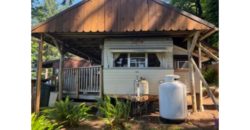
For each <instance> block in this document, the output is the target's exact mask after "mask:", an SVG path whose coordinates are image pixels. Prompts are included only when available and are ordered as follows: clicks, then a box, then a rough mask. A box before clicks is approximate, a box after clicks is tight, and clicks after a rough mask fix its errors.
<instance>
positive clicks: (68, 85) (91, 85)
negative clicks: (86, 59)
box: [63, 66, 102, 98]
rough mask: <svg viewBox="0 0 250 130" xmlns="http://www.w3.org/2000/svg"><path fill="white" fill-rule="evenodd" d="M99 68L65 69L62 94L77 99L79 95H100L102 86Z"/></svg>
mask: <svg viewBox="0 0 250 130" xmlns="http://www.w3.org/2000/svg"><path fill="white" fill-rule="evenodd" d="M101 76H102V68H101V66H93V67H81V68H65V69H64V85H63V86H64V87H63V92H64V93H66V94H73V95H75V96H76V97H77V98H78V97H79V94H82V95H88V94H89V93H92V94H99V95H100V94H101V85H102V83H101V82H102V77H101Z"/></svg>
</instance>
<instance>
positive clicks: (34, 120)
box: [31, 113, 62, 130]
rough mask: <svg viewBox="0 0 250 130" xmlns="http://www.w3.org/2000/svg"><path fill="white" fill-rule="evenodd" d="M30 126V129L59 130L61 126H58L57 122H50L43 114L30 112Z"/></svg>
mask: <svg viewBox="0 0 250 130" xmlns="http://www.w3.org/2000/svg"><path fill="white" fill-rule="evenodd" d="M31 127H32V130H59V129H60V128H61V127H62V126H58V124H57V123H52V122H51V121H49V120H48V119H46V117H45V116H43V115H40V116H38V115H36V114H35V113H32V115H31Z"/></svg>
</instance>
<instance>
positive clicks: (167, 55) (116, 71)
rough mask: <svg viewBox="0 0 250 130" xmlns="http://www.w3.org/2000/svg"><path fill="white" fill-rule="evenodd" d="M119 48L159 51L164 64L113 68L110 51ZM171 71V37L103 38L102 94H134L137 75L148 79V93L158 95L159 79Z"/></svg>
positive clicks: (133, 50)
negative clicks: (150, 66)
mask: <svg viewBox="0 0 250 130" xmlns="http://www.w3.org/2000/svg"><path fill="white" fill-rule="evenodd" d="M119 49H126V50H128V49H129V50H130V52H131V51H132V52H138V50H143V51H145V52H149V51H150V50H154V51H161V54H162V57H163V64H164V65H163V66H161V67H159V68H142V69H136V68H135V69H132V68H114V67H113V54H112V51H113V50H116V52H117V50H119ZM140 52H141V51H140ZM173 73H174V70H173V41H172V39H169V38H144V39H105V41H104V70H103V78H104V80H103V81H104V94H135V91H134V82H135V80H136V78H137V76H138V77H139V78H140V77H145V78H146V80H148V82H149V94H152V95H158V86H159V83H160V80H163V78H164V76H165V75H167V74H173Z"/></svg>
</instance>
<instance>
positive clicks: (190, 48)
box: [188, 31, 200, 112]
mask: <svg viewBox="0 0 250 130" xmlns="http://www.w3.org/2000/svg"><path fill="white" fill-rule="evenodd" d="M199 35H200V32H199V31H197V32H195V34H194V36H193V39H189V40H188V66H189V77H190V87H191V92H192V110H193V112H197V102H196V86H195V79H194V78H195V77H194V68H193V64H192V61H191V59H192V53H193V50H194V48H195V45H196V43H197V40H198V37H199Z"/></svg>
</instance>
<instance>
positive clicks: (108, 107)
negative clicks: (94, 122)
mask: <svg viewBox="0 0 250 130" xmlns="http://www.w3.org/2000/svg"><path fill="white" fill-rule="evenodd" d="M130 108H131V103H130V102H129V101H125V102H122V101H119V100H118V99H117V98H115V105H113V104H112V102H111V98H110V97H109V96H104V98H103V100H99V102H98V109H99V114H100V116H101V117H102V118H103V119H104V121H105V123H106V124H107V125H108V126H110V127H111V128H113V127H114V124H120V123H121V121H123V120H128V119H129V113H130Z"/></svg>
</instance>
